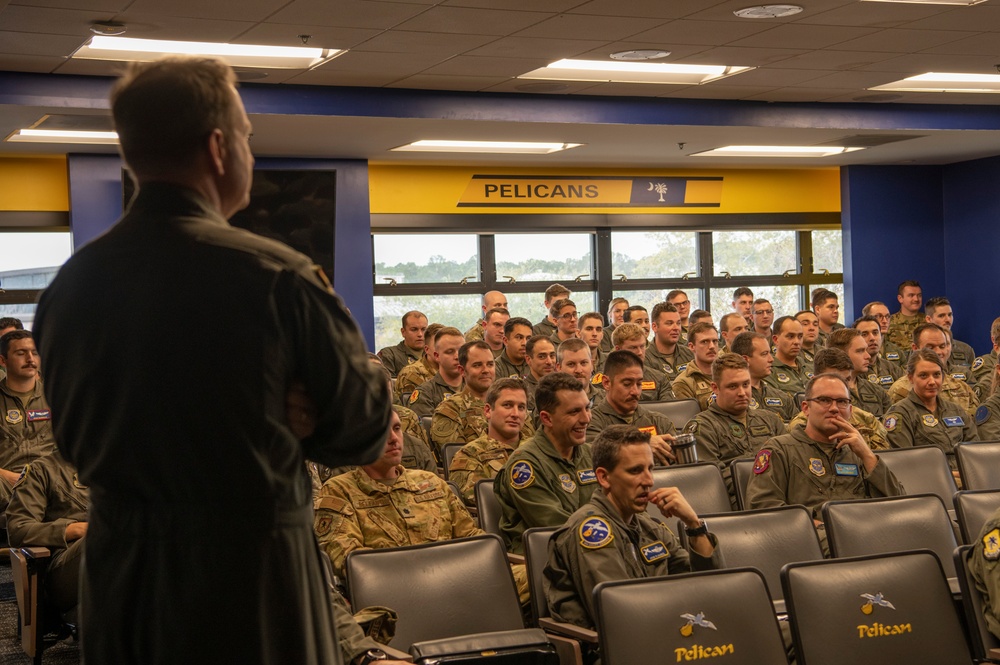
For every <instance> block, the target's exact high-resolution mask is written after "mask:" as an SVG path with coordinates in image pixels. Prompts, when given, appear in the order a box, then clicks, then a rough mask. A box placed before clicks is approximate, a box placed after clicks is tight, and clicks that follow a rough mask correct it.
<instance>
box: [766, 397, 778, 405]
mask: <svg viewBox="0 0 1000 665" xmlns="http://www.w3.org/2000/svg"><path fill="white" fill-rule="evenodd" d="M764 404H766V405H767V406H781V399H780V398H778V397H768V398H767V399H765V400H764Z"/></svg>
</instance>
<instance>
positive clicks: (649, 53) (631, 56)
mask: <svg viewBox="0 0 1000 665" xmlns="http://www.w3.org/2000/svg"><path fill="white" fill-rule="evenodd" d="M668 55H670V51H660V50H656V49H636V50H634V51H618V52H617V53H612V54H611V58H612V59H613V60H629V61H635V60H659V59H660V58H665V57H667V56H668Z"/></svg>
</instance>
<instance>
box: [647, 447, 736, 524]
mask: <svg viewBox="0 0 1000 665" xmlns="http://www.w3.org/2000/svg"><path fill="white" fill-rule="evenodd" d="M653 487H654V488H659V487H676V488H678V489H680V491H681V494H683V495H684V498H685V499H687V502H688V503H689V504H691V507H692V508H694V511H695V512H696V513H698V514H699V515H701V514H702V513H706V514H707V513H728V512H730V511H731V510H732V509H733V508H732V504H731V502H730V501H729V491H728V490H727V489H726V483H725V481H724V480H723V479H722V473H721V472H720V471H719V467H717V466H716V465H715V464H712V463H711V462H699V463H698V464H681V465H678V466H658V467H655V468H654V469H653ZM646 512H647V513H649V514H650V515H651V516H652V517H654V518H656V519H658V520H661V521H662V520H663V514H662V513H661V512H660V509H659V508H657V507H656V505H655V504H653V503H650V504H648V505H647V506H646Z"/></svg>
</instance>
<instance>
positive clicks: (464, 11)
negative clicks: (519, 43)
mask: <svg viewBox="0 0 1000 665" xmlns="http://www.w3.org/2000/svg"><path fill="white" fill-rule="evenodd" d="M550 16H552V14H551V13H544V12H511V11H504V10H502V9H470V8H466V7H441V6H437V7H432V8H430V9H428V10H427V11H425V12H423V13H422V14H420V15H419V16H416V17H414V18H412V19H410V20H408V21H406V22H405V23H402V24H400V25H399V26H398V27H399V29H400V30H417V31H420V32H444V33H458V34H471V35H509V34H511V33H514V32H517V31H518V30H522V29H524V28H527V27H528V26H531V25H535V24H536V23H538V22H540V21H544V20H545V19H547V18H549V17H550Z"/></svg>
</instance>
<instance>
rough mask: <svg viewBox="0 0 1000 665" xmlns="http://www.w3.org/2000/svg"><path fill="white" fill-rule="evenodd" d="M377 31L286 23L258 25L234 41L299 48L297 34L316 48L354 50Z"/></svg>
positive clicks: (300, 40) (299, 42)
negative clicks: (303, 36) (304, 37)
mask: <svg viewBox="0 0 1000 665" xmlns="http://www.w3.org/2000/svg"><path fill="white" fill-rule="evenodd" d="M381 33H382V31H381V30H374V29H368V28H334V27H329V26H320V25H305V24H298V25H291V24H287V23H259V24H257V25H255V26H254V27H252V28H250V29H249V30H247V31H245V32H243V33H242V34H241V35H240V36H239V37H238V38H237V39H235V40H234V41H236V42H239V43H240V44H267V45H269V46H302V45H303V43H302V38H301V35H309V41H308V42H307V44H308V45H309V46H318V47H320V48H338V49H345V48H354V47H355V46H357V45H359V44H362V43H364V42H366V41H368V40H369V39H371V38H372V37H374V36H376V35H379V34H381Z"/></svg>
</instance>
